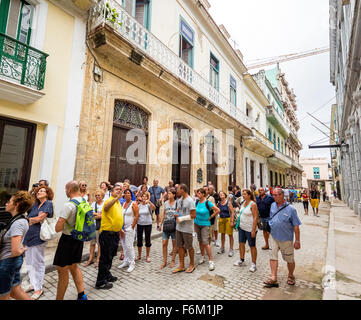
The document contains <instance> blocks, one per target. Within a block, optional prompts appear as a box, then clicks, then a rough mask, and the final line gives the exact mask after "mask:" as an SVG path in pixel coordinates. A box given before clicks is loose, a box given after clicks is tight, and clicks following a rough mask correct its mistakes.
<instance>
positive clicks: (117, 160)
mask: <svg viewBox="0 0 361 320" xmlns="http://www.w3.org/2000/svg"><path fill="white" fill-rule="evenodd" d="M113 121H114V122H113V135H112V146H111V153H110V166H109V181H110V183H111V184H114V183H116V182H122V181H124V180H125V179H129V180H130V181H131V183H132V184H134V185H136V186H139V185H140V184H141V183H142V178H143V177H144V176H145V175H146V165H147V144H148V114H147V113H146V112H145V111H144V110H143V109H141V108H139V107H138V106H136V105H134V104H132V103H131V102H128V101H123V100H115V108H114V118H113ZM132 129H137V131H136V132H135V133H136V134H137V137H135V138H134V139H133V138H132V139H129V137H131V136H128V140H131V141H127V134H128V133H129V131H130V130H132ZM139 141H141V143H139V144H138V146H139V148H136V149H135V150H134V152H133V150H132V149H129V148H131V146H132V145H135V143H137V142H139ZM128 151H130V152H128Z"/></svg>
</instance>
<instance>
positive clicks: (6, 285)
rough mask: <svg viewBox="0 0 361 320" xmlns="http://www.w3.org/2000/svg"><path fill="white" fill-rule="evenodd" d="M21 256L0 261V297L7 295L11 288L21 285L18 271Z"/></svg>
mask: <svg viewBox="0 0 361 320" xmlns="http://www.w3.org/2000/svg"><path fill="white" fill-rule="evenodd" d="M22 265H23V256H22V255H21V256H18V257H13V258H8V259H4V260H0V296H5V295H8V294H9V293H10V291H11V289H12V288H13V287H16V286H18V285H20V284H21V280H20V269H21V266H22Z"/></svg>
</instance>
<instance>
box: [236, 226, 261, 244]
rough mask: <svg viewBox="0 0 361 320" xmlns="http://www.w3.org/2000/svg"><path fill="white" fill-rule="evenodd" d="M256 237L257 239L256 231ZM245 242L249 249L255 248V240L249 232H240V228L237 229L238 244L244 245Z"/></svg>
mask: <svg viewBox="0 0 361 320" xmlns="http://www.w3.org/2000/svg"><path fill="white" fill-rule="evenodd" d="M256 237H257V231H256ZM246 240H247V241H248V245H249V246H250V247H255V246H256V238H252V236H251V232H247V231H244V230H242V229H241V228H238V241H239V243H246Z"/></svg>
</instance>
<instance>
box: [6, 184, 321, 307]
mask: <svg viewBox="0 0 361 320" xmlns="http://www.w3.org/2000/svg"><path fill="white" fill-rule="evenodd" d="M65 192H66V195H67V197H68V198H69V201H67V202H66V203H65V204H64V206H63V208H61V210H59V213H57V214H56V216H57V217H56V218H57V220H56V224H55V227H54V229H55V232H57V233H60V232H61V237H60V239H59V241H58V245H57V249H56V252H55V256H54V260H53V264H54V265H55V266H56V268H57V271H58V286H57V294H56V299H57V300H62V299H64V296H65V293H66V290H67V287H68V284H69V273H70V274H71V276H72V278H73V280H74V283H75V286H76V289H77V292H78V297H77V298H78V300H87V295H86V294H85V292H84V280H83V275H82V271H81V269H80V267H79V264H80V263H81V261H82V256H83V245H84V240H87V239H85V237H88V239H90V249H89V250H90V251H89V259H88V260H87V261H86V262H85V264H84V266H85V267H89V266H91V265H94V267H96V268H97V269H98V274H97V279H96V281H95V288H96V289H110V288H112V287H113V284H112V283H113V282H115V281H117V280H118V278H117V277H115V276H113V275H112V274H111V268H112V264H113V262H114V261H117V260H114V257H115V256H116V255H117V253H118V251H119V249H121V250H120V252H121V254H120V260H121V262H120V263H119V265H118V266H117V267H118V268H119V269H124V271H126V272H128V273H129V272H132V271H133V270H134V269H135V267H136V262H137V261H139V260H141V259H142V254H143V244H144V242H145V261H146V262H147V263H151V261H152V260H151V254H150V251H151V250H150V249H151V246H152V241H151V233H152V225H153V221H154V222H155V223H156V232H161V233H162V253H163V261H162V264H161V265H160V269H164V268H165V267H167V266H168V259H169V253H168V245H169V240H171V243H172V251H171V255H170V257H171V258H170V260H171V261H170V264H169V267H170V268H172V271H171V273H173V274H175V273H179V272H185V273H192V272H193V271H194V270H195V268H196V264H195V253H198V254H199V255H200V257H199V259H198V261H197V265H199V264H203V263H205V262H206V261H207V260H208V268H209V270H210V271H213V270H214V269H215V268H216V264H215V259H214V257H213V254H212V246H215V247H217V254H216V255H222V254H225V253H226V251H227V254H228V257H233V256H234V237H233V233H234V232H238V243H239V259H238V258H237V260H236V261H235V262H234V263H233V265H234V266H235V267H238V266H243V265H245V264H246V263H245V261H246V257H245V255H246V247H245V245H246V242H248V245H249V247H250V255H251V257H250V260H251V263H250V264H249V271H250V272H255V271H256V270H257V247H256V236H257V232H258V230H262V231H263V236H264V241H265V245H264V246H263V247H262V250H270V268H271V277H270V278H269V279H267V280H265V281H264V285H265V286H266V287H278V285H279V284H278V280H277V267H278V251H281V253H282V257H283V259H284V260H285V261H286V262H287V266H288V272H289V273H288V278H287V283H288V284H289V285H294V284H295V277H294V270H295V262H294V249H296V250H297V249H300V229H299V225H301V221H300V219H299V218H298V216H297V211H296V209H295V208H294V207H293V206H292V203H293V202H294V197H295V196H296V197H297V193H296V195H295V191H294V190H293V189H288V188H286V189H282V188H280V187H273V188H272V187H270V188H268V186H267V187H266V188H262V187H261V188H258V190H257V188H256V186H254V185H251V186H250V188H249V189H244V190H242V191H241V189H240V188H239V186H234V187H233V186H230V187H228V190H227V191H222V190H219V191H218V192H216V190H215V188H214V186H213V185H212V182H208V184H207V185H205V186H203V187H202V188H199V189H197V190H194V191H193V194H190V191H189V188H188V186H187V185H185V184H175V185H174V183H173V181H169V184H168V185H167V186H166V187H164V188H163V187H161V186H159V181H158V180H157V179H154V180H153V184H152V185H150V184H148V178H147V177H144V179H143V183H142V184H141V185H140V186H135V185H132V184H131V182H130V181H129V180H125V181H123V182H117V183H115V184H114V185H111V184H110V183H109V182H106V181H104V182H101V183H100V185H99V188H98V189H97V190H96V191H95V193H94V194H91V193H90V192H89V191H88V188H87V183H86V182H85V181H70V182H68V183H67V184H66V186H65ZM317 196H318V191H317V190H315V188H314V186H313V187H312V189H311V192H308V191H307V190H303V191H302V201H303V203H304V204H305V202H306V201H307V203H308V200H310V202H311V205H312V207H313V208H314V206H315V208H316V207H317V215H318V203H317V206H316V203H315V202H316V201H315V197H317ZM53 198H54V192H53V191H52V189H51V188H50V187H49V184H48V182H47V181H46V180H41V181H39V183H38V184H34V185H33V188H32V190H31V191H29V192H27V191H18V192H17V193H16V194H14V195H13V196H12V197H11V198H10V200H9V201H8V202H7V204H6V211H8V212H10V213H11V215H12V217H13V218H12V219H11V221H10V222H9V223H8V224H7V225H6V226H5V228H2V231H1V248H0V299H9V298H10V297H11V298H14V299H39V297H40V296H41V295H42V294H43V293H44V290H43V282H44V274H45V248H46V245H47V241H46V240H42V237H41V229H42V225H43V222H44V221H45V220H46V221H47V219H51V218H53V217H54V216H55V215H54V209H53V204H52V200H53ZM89 208H90V209H89ZM79 210H80V211H81V210H83V211H81V212H88V213H91V219H89V220H88V221H85V222H84V226H85V227H84V230H80V229H82V228H80V229H79V226H78V224H79V221H80V220H78V218H79V216H80V213H79V212H80V211H79ZM305 210H306V209H305ZM305 214H308V212H307V213H306V212H305ZM83 220H84V219H83ZM92 224H94V226H92ZM92 228H93V229H92ZM75 229H76V232H75V231H74V230H75ZM78 229H79V230H80V231H79V230H78ZM88 229H89V230H90V231H89V234H86V235H85V233H86V232H87V231H86V230H88ZM91 230H93V231H91ZM79 232H80V233H81V232H83V233H82V235H81V237H83V236H84V238H81V237H80V236H79ZM90 233H91V234H92V235H91V236H90ZM75 235H76V236H75ZM194 239H196V243H197V242H198V243H197V245H196V246H194V241H193V240H194ZM227 239H228V240H227ZM134 243H136V247H137V252H136V250H135V248H134ZM226 248H227V249H226ZM196 251H197V252H196ZM177 256H178V264H177V265H176V257H177ZM187 256H188V258H189V264H188V265H187V266H186V263H185V257H187ZM24 257H25V261H26V266H27V271H28V275H29V282H30V284H29V286H28V287H26V288H23V287H22V286H21V279H20V269H21V267H22V264H23V259H24ZM125 268H126V269H125ZM30 292H32V295H31V296H30Z"/></svg>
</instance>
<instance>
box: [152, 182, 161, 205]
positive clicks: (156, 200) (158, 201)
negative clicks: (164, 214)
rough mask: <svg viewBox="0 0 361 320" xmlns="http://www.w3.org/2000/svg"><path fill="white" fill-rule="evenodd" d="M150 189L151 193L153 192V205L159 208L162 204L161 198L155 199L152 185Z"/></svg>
mask: <svg viewBox="0 0 361 320" xmlns="http://www.w3.org/2000/svg"><path fill="white" fill-rule="evenodd" d="M152 190H153V194H154V200H155V206H156V207H157V208H160V207H161V206H162V200H160V199H157V197H156V193H155V191H154V187H152Z"/></svg>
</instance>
